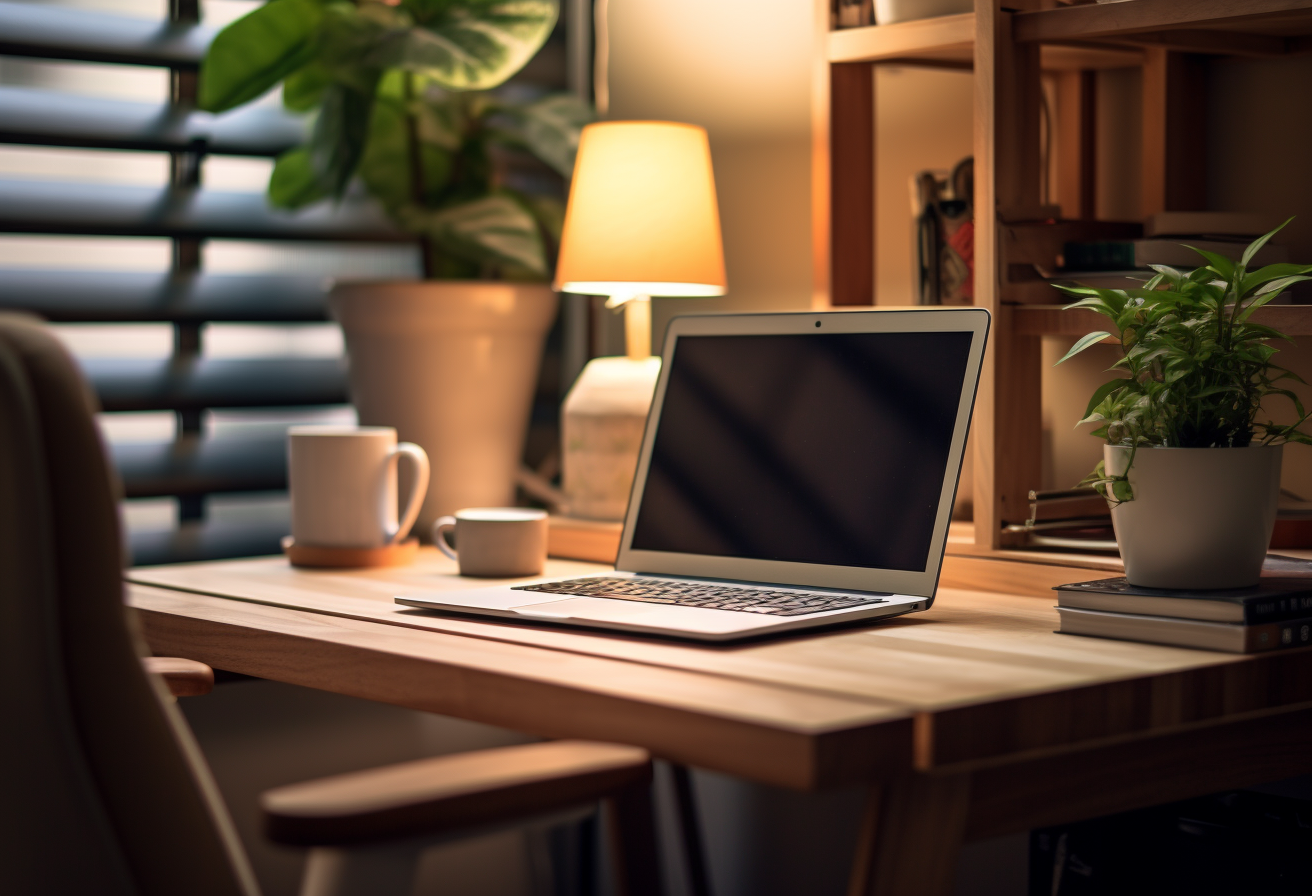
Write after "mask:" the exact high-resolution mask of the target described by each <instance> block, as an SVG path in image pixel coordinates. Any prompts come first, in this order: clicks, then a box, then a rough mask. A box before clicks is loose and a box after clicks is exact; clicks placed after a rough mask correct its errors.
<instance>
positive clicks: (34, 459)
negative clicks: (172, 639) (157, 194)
mask: <svg viewBox="0 0 1312 896" xmlns="http://www.w3.org/2000/svg"><path fill="white" fill-rule="evenodd" d="M92 409H93V400H92V398H91V396H90V392H89V390H88V388H87V386H86V384H85V383H84V381H83V380H82V378H81V376H80V375H79V373H78V371H77V369H76V367H75V366H74V364H73V362H72V360H71V358H69V356H68V354H67V353H66V352H65V351H64V350H63V348H62V346H61V345H60V344H59V343H58V342H57V341H56V340H55V339H54V338H53V337H51V336H50V335H49V334H48V333H47V332H46V331H45V330H43V329H42V328H41V326H40V324H38V323H37V322H35V321H33V320H30V319H24V318H20V317H16V316H5V315H0V891H3V892H7V893H16V894H18V893H23V894H25V893H96V894H113V896H117V894H138V896H177V894H188V896H192V894H215V896H220V894H222V896H239V894H246V896H250V894H254V893H255V892H256V886H255V883H254V878H253V876H252V875H251V873H250V870H249V866H248V865H247V863H246V860H245V857H244V855H243V854H242V852H241V849H240V845H239V843H238V842H237V839H236V836H235V834H234V832H233V828H232V825H231V823H230V821H229V819H228V818H227V815H226V811H225V810H224V808H223V806H222V804H221V802H220V801H219V799H218V796H217V791H216V790H215V788H214V786H213V783H212V781H211V779H210V778H209V774H208V771H207V769H206V768H205V767H204V763H203V761H202V760H201V759H200V755H199V753H198V751H197V750H196V747H195V744H194V742H193V741H192V740H191V737H190V733H189V731H188V730H187V729H186V727H185V725H184V724H183V722H182V721H181V718H180V716H179V714H178V712H177V710H176V707H174V706H173V705H172V704H171V702H170V701H169V699H168V698H167V697H166V696H165V695H163V694H162V693H161V692H160V691H159V690H158V689H157V688H158V685H157V684H156V683H155V682H152V681H151V680H150V679H149V677H148V676H147V675H146V674H145V672H144V671H143V670H142V667H141V663H140V660H139V656H140V652H139V639H137V638H136V636H135V634H134V631H133V628H132V625H131V620H130V618H129V615H128V611H127V610H126V608H125V606H124V602H123V582H122V573H123V562H122V556H123V554H122V552H123V543H122V539H121V533H120V529H119V524H118V513H117V505H116V501H115V492H116V486H115V483H114V480H113V479H112V474H111V472H110V468H109V465H108V463H107V461H106V457H105V452H104V449H103V447H102V445H101V441H100V437H99V433H98V432H97V429H96V425H95V421H94V419H93V416H92Z"/></svg>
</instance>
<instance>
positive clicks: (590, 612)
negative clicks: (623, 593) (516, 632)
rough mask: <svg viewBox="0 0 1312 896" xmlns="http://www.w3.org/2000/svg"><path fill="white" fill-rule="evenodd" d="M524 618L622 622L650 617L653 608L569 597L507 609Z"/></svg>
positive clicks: (614, 601) (643, 605) (631, 603)
mask: <svg viewBox="0 0 1312 896" xmlns="http://www.w3.org/2000/svg"><path fill="white" fill-rule="evenodd" d="M508 609H511V610H514V611H515V612H516V613H521V614H523V615H525V616H543V617H554V618H556V619H568V618H571V617H573V618H575V619H613V620H616V621H623V620H626V619H633V618H635V617H638V616H651V615H652V611H653V609H655V608H653V607H651V606H649V605H646V604H641V603H638V602H636V601H623V600H598V599H597V598H595V597H570V598H566V599H565V600H549V601H543V602H540V603H531V604H521V605H519V606H517V607H509V608H508Z"/></svg>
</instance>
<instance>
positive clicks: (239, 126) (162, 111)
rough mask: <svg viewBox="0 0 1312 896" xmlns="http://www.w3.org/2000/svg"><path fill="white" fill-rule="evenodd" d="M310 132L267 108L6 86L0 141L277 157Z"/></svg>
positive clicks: (0, 89) (0, 100)
mask: <svg viewBox="0 0 1312 896" xmlns="http://www.w3.org/2000/svg"><path fill="white" fill-rule="evenodd" d="M305 137H306V127H305V123H304V122H303V121H302V120H300V119H298V118H293V117H292V116H290V115H287V114H284V113H282V112H280V111H279V110H277V109H270V108H267V107H264V106H252V107H247V108H244V109H237V110H235V111H232V112H227V113H225V114H223V115H210V114H208V113H206V112H194V111H193V112H188V111H185V110H178V109H173V108H170V107H169V106H168V105H166V104H157V103H134V102H127V101H124V100H109V99H102V98H98V97H86V96H76V95H74V94H70V93H61V92H58V91H53V90H40V89H36V88H31V87H7V86H0V143H22V144H31V145H37V146H73V147H87V148H92V149H131V150H146V151H150V150H158V151H169V150H173V151H179V150H187V149H191V150H195V151H203V152H207V153H213V154H222V155H243V156H276V155H278V154H279V153H281V152H283V151H284V150H287V149H289V148H291V147H293V146H296V145H297V144H299V143H300V142H302V141H303V140H304V139H305Z"/></svg>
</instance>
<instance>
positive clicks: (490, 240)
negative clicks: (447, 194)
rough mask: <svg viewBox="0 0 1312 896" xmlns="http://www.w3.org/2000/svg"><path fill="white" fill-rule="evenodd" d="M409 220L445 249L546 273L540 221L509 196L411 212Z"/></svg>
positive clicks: (479, 258)
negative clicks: (438, 209) (539, 229)
mask: <svg viewBox="0 0 1312 896" xmlns="http://www.w3.org/2000/svg"><path fill="white" fill-rule="evenodd" d="M406 223H407V224H408V226H410V227H411V229H414V230H419V231H422V232H424V233H426V234H427V235H428V236H429V237H431V238H432V240H433V242H434V243H435V244H436V245H437V246H438V247H439V249H441V250H443V251H446V252H451V253H454V254H457V255H463V256H464V257H469V258H474V259H477V260H480V261H485V262H487V263H490V264H495V265H501V266H507V267H510V268H512V269H514V268H517V269H520V270H523V271H527V272H529V273H531V274H534V275H536V276H538V277H545V276H547V263H546V257H545V253H544V251H543V247H542V236H541V234H540V233H539V232H538V226H537V223H536V222H535V221H534V220H533V216H532V215H531V214H529V213H528V211H527V210H526V209H525V208H524V207H523V206H522V205H520V204H519V203H517V202H516V201H515V200H514V199H512V198H510V197H509V196H505V195H500V194H498V195H494V196H485V197H483V198H482V199H475V200H473V201H472V202H464V203H461V204H460V205H454V206H451V207H449V208H445V209H442V210H441V211H437V212H412V218H411V219H410V220H409V221H407V222H406Z"/></svg>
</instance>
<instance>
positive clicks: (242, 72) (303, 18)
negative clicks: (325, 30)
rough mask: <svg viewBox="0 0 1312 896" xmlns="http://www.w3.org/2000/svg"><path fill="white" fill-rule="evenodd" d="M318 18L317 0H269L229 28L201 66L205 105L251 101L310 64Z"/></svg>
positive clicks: (217, 107)
mask: <svg viewBox="0 0 1312 896" xmlns="http://www.w3.org/2000/svg"><path fill="white" fill-rule="evenodd" d="M319 19H320V8H319V4H318V3H316V2H314V0H270V2H268V3H266V4H264V5H263V6H261V7H259V8H258V9H255V10H253V11H252V12H250V13H247V14H246V15H244V16H242V17H241V18H240V19H238V20H237V21H235V22H233V23H232V24H231V25H229V26H228V27H226V28H224V29H223V30H222V31H220V32H219V33H218V35H217V36H216V37H215V38H214V41H213V43H211V44H210V48H209V51H208V52H207V53H206V54H205V60H204V61H203V62H202V63H201V68H200V96H199V103H200V107H201V108H202V109H205V110H206V111H208V112H223V111H225V110H227V109H232V108H234V107H235V106H240V105H241V104H242V103H246V102H250V101H251V100H253V99H255V98H256V97H258V96H260V95H262V94H264V93H265V92H266V91H268V90H270V89H272V88H273V86H274V85H275V84H277V83H278V82H279V81H281V80H282V79H283V78H285V77H287V76H288V75H290V74H291V73H292V72H294V71H296V70H297V69H299V68H301V67H302V66H303V65H305V64H306V63H308V62H310V60H311V58H312V57H313V54H314V50H315V36H316V30H317V28H318V25H319Z"/></svg>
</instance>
